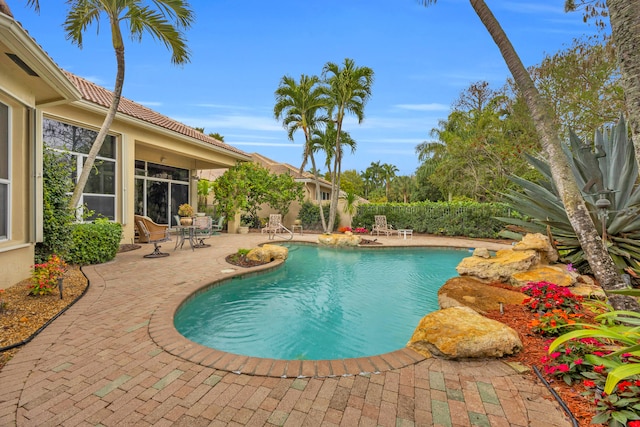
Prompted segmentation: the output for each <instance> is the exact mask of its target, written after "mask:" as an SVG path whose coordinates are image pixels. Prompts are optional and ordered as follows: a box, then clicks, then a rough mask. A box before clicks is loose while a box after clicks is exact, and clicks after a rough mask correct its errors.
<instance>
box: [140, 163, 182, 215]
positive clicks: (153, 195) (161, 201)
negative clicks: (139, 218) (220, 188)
mask: <svg viewBox="0 0 640 427" xmlns="http://www.w3.org/2000/svg"><path fill="white" fill-rule="evenodd" d="M135 171H136V172H135V173H136V187H135V191H136V194H135V200H136V207H135V213H136V214H137V215H146V216H148V217H149V218H151V219H152V220H153V221H154V222H156V223H158V224H174V225H175V224H177V223H176V220H175V219H174V215H177V213H178V206H180V205H181V204H183V203H188V202H189V170H188V169H181V168H176V167H173V166H167V165H160V164H156V163H151V162H145V161H143V160H136V163H135Z"/></svg>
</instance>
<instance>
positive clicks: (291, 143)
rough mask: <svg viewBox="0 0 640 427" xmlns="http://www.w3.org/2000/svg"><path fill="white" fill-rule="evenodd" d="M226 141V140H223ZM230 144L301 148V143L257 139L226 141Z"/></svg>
mask: <svg viewBox="0 0 640 427" xmlns="http://www.w3.org/2000/svg"><path fill="white" fill-rule="evenodd" d="M225 142H226V141H225ZM227 144H230V145H234V146H236V145H238V146H254V147H289V148H302V144H294V143H293V142H289V143H286V142H257V141H233V142H227Z"/></svg>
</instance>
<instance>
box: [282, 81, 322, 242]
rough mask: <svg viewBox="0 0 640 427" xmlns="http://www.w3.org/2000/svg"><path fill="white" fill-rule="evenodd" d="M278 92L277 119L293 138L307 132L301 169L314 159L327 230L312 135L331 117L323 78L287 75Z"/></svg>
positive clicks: (318, 196) (291, 138)
mask: <svg viewBox="0 0 640 427" xmlns="http://www.w3.org/2000/svg"><path fill="white" fill-rule="evenodd" d="M275 96H276V104H275V106H274V107H273V114H274V115H275V117H276V120H280V119H282V126H284V128H285V129H287V137H288V138H289V140H290V141H293V136H294V134H295V133H296V132H297V131H298V130H300V129H301V130H302V133H303V134H304V140H305V144H304V152H303V154H302V164H301V165H300V173H302V171H303V170H304V167H305V166H306V164H307V162H308V161H309V160H311V167H312V169H313V175H314V177H315V184H316V200H317V201H318V205H319V208H320V219H321V220H322V229H323V230H324V231H325V232H326V231H327V225H326V223H325V220H324V212H323V211H322V201H321V197H320V178H319V176H318V168H317V167H316V160H315V157H314V156H313V154H314V152H316V151H317V148H316V147H315V146H314V142H313V138H312V134H313V132H314V131H315V130H316V129H317V128H318V127H320V126H321V125H322V124H323V123H325V122H326V120H327V118H326V116H325V115H324V114H322V112H323V109H324V108H326V106H327V99H326V96H325V94H324V90H323V88H322V86H321V85H320V79H319V78H318V77H317V76H307V75H306V74H302V75H301V76H300V82H296V81H295V79H294V78H292V77H290V76H283V77H282V79H281V80H280V86H278V88H277V89H276V92H275Z"/></svg>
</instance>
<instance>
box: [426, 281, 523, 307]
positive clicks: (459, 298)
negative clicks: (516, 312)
mask: <svg viewBox="0 0 640 427" xmlns="http://www.w3.org/2000/svg"><path fill="white" fill-rule="evenodd" d="M525 298H527V296H526V295H525V294H523V293H520V292H518V291H516V290H513V291H511V290H508V289H503V288H499V287H496V286H491V285H487V284H485V283H483V282H481V281H480V280H478V279H474V278H473V277H454V278H452V279H449V280H447V282H446V283H445V284H444V286H442V287H441V288H440V289H439V290H438V304H439V305H440V308H441V309H442V308H450V307H469V308H471V309H473V310H474V311H476V312H478V313H480V314H484V313H486V312H488V311H491V310H498V309H499V308H500V303H503V304H504V305H520V304H522V301H524V300H525Z"/></svg>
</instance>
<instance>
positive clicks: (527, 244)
mask: <svg viewBox="0 0 640 427" xmlns="http://www.w3.org/2000/svg"><path fill="white" fill-rule="evenodd" d="M513 250H514V251H529V250H534V251H536V252H539V253H540V254H541V258H540V262H541V263H543V264H549V263H554V262H556V261H558V251H556V249H555V248H554V247H553V245H551V242H550V241H549V238H548V237H547V236H545V235H544V234H540V233H533V234H532V233H529V234H525V235H524V236H523V237H522V240H520V241H519V242H518V243H516V244H515V245H513Z"/></svg>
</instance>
